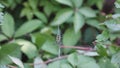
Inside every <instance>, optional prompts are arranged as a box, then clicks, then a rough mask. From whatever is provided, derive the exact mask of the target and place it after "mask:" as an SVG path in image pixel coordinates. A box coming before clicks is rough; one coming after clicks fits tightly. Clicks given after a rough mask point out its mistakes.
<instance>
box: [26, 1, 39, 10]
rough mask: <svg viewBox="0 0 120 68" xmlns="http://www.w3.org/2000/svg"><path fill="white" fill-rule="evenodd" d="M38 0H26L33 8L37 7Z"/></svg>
mask: <svg viewBox="0 0 120 68" xmlns="http://www.w3.org/2000/svg"><path fill="white" fill-rule="evenodd" d="M38 1H39V0H34V1H33V0H28V3H29V5H30V6H31V7H32V9H33V10H35V9H37V5H38V3H39V2H38Z"/></svg>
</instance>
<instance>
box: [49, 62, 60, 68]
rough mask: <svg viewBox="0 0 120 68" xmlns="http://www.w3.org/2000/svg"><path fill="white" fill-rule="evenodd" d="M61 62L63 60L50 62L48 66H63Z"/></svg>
mask: <svg viewBox="0 0 120 68" xmlns="http://www.w3.org/2000/svg"><path fill="white" fill-rule="evenodd" d="M60 64H61V61H55V62H52V63H50V64H48V67H47V68H60V66H61V65H60Z"/></svg>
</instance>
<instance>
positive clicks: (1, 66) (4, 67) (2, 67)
mask: <svg viewBox="0 0 120 68" xmlns="http://www.w3.org/2000/svg"><path fill="white" fill-rule="evenodd" d="M0 68H8V67H7V65H0Z"/></svg>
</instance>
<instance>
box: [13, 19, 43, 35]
mask: <svg viewBox="0 0 120 68" xmlns="http://www.w3.org/2000/svg"><path fill="white" fill-rule="evenodd" d="M41 25H42V22H41V21H40V20H31V21H28V22H25V24H23V25H22V26H21V27H20V28H19V29H18V30H17V31H16V33H15V37H19V36H22V35H24V34H26V33H29V32H32V31H34V30H35V29H37V28H38V27H40V26H41Z"/></svg>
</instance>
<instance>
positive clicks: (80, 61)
mask: <svg viewBox="0 0 120 68" xmlns="http://www.w3.org/2000/svg"><path fill="white" fill-rule="evenodd" d="M68 62H69V63H71V64H72V65H73V67H74V68H75V67H76V68H87V67H89V68H99V66H98V65H97V63H96V61H95V60H94V59H93V58H91V57H88V56H83V55H79V54H77V53H72V54H70V55H69V56H68Z"/></svg>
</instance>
